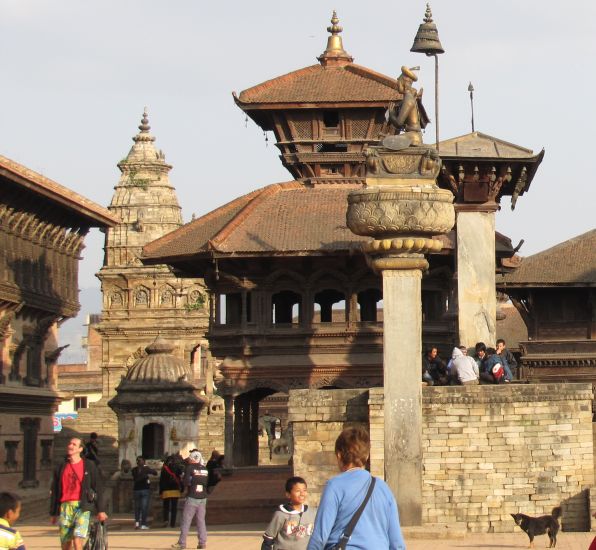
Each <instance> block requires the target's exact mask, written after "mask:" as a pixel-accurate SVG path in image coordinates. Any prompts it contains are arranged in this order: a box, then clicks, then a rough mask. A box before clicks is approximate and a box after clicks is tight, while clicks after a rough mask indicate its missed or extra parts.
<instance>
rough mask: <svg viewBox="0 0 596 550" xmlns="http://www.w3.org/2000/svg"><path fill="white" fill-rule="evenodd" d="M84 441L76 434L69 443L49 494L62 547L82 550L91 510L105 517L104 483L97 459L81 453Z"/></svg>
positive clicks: (98, 517) (51, 513)
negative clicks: (86, 456)
mask: <svg viewBox="0 0 596 550" xmlns="http://www.w3.org/2000/svg"><path fill="white" fill-rule="evenodd" d="M82 451H83V444H82V441H81V440H80V439H79V438H77V437H74V438H72V439H71V440H70V441H69V442H68V445H67V446H66V459H65V461H64V463H63V464H60V465H58V467H57V468H56V469H55V471H54V477H53V480H52V491H51V498H50V516H51V520H52V523H53V524H55V523H56V522H57V523H58V526H59V528H60V542H61V544H62V550H82V548H83V544H84V542H85V539H86V538H87V535H88V532H89V520H90V516H91V511H92V510H93V511H97V520H98V521H105V520H106V519H107V515H106V514H105V512H104V510H103V502H102V500H103V499H102V484H101V479H100V477H99V473H98V471H97V467H96V466H95V463H94V462H93V461H91V460H85V459H84V458H82V457H81V452H82Z"/></svg>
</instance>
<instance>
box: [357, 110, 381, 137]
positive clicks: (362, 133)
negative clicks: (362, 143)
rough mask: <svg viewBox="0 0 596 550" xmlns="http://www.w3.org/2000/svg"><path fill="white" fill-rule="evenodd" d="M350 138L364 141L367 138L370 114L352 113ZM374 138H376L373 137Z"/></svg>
mask: <svg viewBox="0 0 596 550" xmlns="http://www.w3.org/2000/svg"><path fill="white" fill-rule="evenodd" d="M351 118H352V121H351V122H352V138H355V139H365V138H367V137H368V128H369V126H370V118H371V114H370V113H354V114H353V115H352V116H351ZM373 137H376V136H373Z"/></svg>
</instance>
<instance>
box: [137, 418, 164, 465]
mask: <svg viewBox="0 0 596 550" xmlns="http://www.w3.org/2000/svg"><path fill="white" fill-rule="evenodd" d="M142 437H143V439H142V442H141V448H142V453H141V454H142V455H143V458H157V459H160V458H162V457H163V455H164V429H163V424H158V423H157V422H151V423H149V424H145V426H143V436H142Z"/></svg>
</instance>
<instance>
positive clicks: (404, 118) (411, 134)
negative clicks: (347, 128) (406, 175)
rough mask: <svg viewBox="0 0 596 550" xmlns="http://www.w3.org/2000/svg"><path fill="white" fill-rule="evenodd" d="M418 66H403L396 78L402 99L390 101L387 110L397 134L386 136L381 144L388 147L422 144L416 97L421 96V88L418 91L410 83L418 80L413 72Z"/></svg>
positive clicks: (395, 147)
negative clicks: (395, 101) (396, 101)
mask: <svg viewBox="0 0 596 550" xmlns="http://www.w3.org/2000/svg"><path fill="white" fill-rule="evenodd" d="M417 69H418V67H413V68H411V69H408V67H405V66H403V67H402V68H401V74H400V75H399V77H398V78H397V83H396V88H397V91H398V92H399V93H400V94H403V99H402V100H401V101H400V102H398V103H391V104H390V105H389V108H388V110H387V119H388V120H389V123H390V124H391V125H392V126H394V127H395V128H396V130H397V132H398V134H400V135H398V136H387V137H386V138H385V139H384V140H383V145H384V146H385V147H387V148H389V149H394V150H399V149H405V148H406V147H408V146H409V145H422V127H421V125H420V113H419V111H418V98H419V97H421V96H422V90H420V92H418V91H417V90H416V89H415V88H413V87H412V84H413V83H414V82H416V81H417V80H418V76H416V74H415V73H414V70H417Z"/></svg>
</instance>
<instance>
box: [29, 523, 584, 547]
mask: <svg viewBox="0 0 596 550" xmlns="http://www.w3.org/2000/svg"><path fill="white" fill-rule="evenodd" d="M263 528H264V526H263V525H257V524H247V525H225V526H223V525H222V526H216V527H211V528H209V540H208V543H207V546H208V548H209V550H253V549H254V550H259V549H260V547H261V537H260V535H261V533H262V530H263ZM19 529H20V531H21V534H22V535H23V538H24V539H25V543H26V545H27V548H28V550H46V549H50V548H51V549H54V550H55V549H57V548H59V544H58V534H57V530H56V528H54V527H52V526H50V525H48V524H45V525H44V524H43V523H42V522H39V521H38V522H28V523H26V524H24V525H20V526H19ZM177 535H178V530H173V529H172V530H170V529H152V530H150V531H143V532H141V531H135V530H133V529H131V528H129V527H128V526H127V525H116V528H115V529H114V530H113V531H111V533H110V537H109V543H110V544H109V546H110V550H137V549H143V550H153V549H156V550H157V549H165V548H169V547H170V545H171V544H173V543H174V542H176V540H177ZM593 537H594V534H593V533H560V534H559V537H558V540H557V550H587V549H588V547H589V545H590V542H591V541H592V538H593ZM406 542H407V549H408V550H429V549H432V550H447V549H459V550H470V549H481V550H490V549H504V548H508V549H511V548H527V547H528V538H527V536H526V535H525V534H524V533H522V532H517V533H507V534H501V533H499V534H494V535H487V534H482V535H473V534H468V535H466V536H465V538H463V539H455V540H424V539H416V540H407V541H406ZM547 543H548V538H547V537H546V536H542V537H538V538H537V539H536V540H535V546H536V548H537V549H538V548H545V547H546V546H547V545H548V544H547ZM188 548H191V549H192V548H196V535H194V536H192V537H189V541H188ZM370 550H376V549H374V548H371V549H370Z"/></svg>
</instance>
